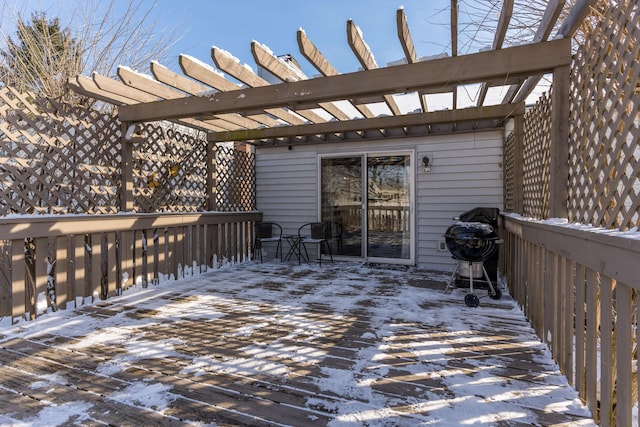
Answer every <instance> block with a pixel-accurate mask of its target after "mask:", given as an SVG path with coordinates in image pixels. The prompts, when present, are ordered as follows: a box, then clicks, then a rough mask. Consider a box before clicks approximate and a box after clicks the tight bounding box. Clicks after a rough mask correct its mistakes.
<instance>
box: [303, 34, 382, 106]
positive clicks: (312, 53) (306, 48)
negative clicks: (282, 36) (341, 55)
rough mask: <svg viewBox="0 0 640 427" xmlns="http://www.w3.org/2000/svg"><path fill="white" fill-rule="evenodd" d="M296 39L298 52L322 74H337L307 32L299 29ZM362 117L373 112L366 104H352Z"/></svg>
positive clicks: (326, 75)
mask: <svg viewBox="0 0 640 427" xmlns="http://www.w3.org/2000/svg"><path fill="white" fill-rule="evenodd" d="M297 39H298V48H299V49H300V53H301V54H302V56H304V57H305V58H307V60H308V61H309V62H310V63H311V65H313V66H314V67H315V68H316V69H317V70H318V71H319V72H320V73H321V74H322V75H323V76H325V77H328V76H336V75H338V74H339V73H338V71H337V70H336V69H335V68H334V67H333V65H331V63H330V62H329V60H328V59H327V58H325V56H324V55H323V54H322V52H320V50H318V48H317V47H316V46H315V45H314V44H313V42H312V41H311V40H310V39H309V37H307V34H306V33H305V32H304V30H302V29H299V30H298V33H297ZM352 105H353V106H354V107H355V108H356V109H357V110H358V111H359V112H360V114H362V115H363V116H364V117H373V116H374V114H373V113H372V112H371V110H370V109H369V107H367V105H366V104H352Z"/></svg>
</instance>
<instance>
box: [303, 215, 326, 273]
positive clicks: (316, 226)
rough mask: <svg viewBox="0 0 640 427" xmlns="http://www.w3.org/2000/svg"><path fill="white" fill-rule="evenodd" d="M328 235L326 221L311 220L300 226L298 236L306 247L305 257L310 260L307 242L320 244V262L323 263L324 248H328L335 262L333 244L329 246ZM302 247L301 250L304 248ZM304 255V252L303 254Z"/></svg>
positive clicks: (304, 247)
mask: <svg viewBox="0 0 640 427" xmlns="http://www.w3.org/2000/svg"><path fill="white" fill-rule="evenodd" d="M327 236H328V227H327V223H325V222H309V223H307V224H304V225H302V226H301V227H300V228H298V238H299V239H300V245H301V246H302V249H304V257H305V259H306V260H307V261H308V260H309V252H308V251H307V244H309V243H310V244H314V245H318V262H319V263H320V265H322V248H323V245H324V247H326V248H327V252H328V253H329V257H330V258H331V262H333V254H332V253H331V246H329V241H328V239H327ZM302 249H301V250H302ZM301 255H302V254H301ZM301 258H302V256H300V258H299V259H298V263H300V259H301Z"/></svg>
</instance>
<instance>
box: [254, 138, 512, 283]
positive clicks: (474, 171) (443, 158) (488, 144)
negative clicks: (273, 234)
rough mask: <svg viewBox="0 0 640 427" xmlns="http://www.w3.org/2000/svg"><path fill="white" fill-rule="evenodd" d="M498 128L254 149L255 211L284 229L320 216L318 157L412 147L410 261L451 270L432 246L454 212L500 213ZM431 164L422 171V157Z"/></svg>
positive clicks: (287, 230) (293, 228)
mask: <svg viewBox="0 0 640 427" xmlns="http://www.w3.org/2000/svg"><path fill="white" fill-rule="evenodd" d="M503 135H504V132H503V130H502V129H500V130H495V131H483V132H476V133H460V134H454V135H437V136H425V137H418V138H403V139H396V140H381V141H368V142H367V143H366V144H363V143H335V144H334V143H330V144H309V145H295V146H292V147H291V149H289V148H288V147H287V146H278V147H263V148H260V147H259V148H257V149H256V182H257V208H258V210H260V211H262V212H263V215H264V221H274V222H277V223H279V224H280V225H281V226H282V227H283V230H284V233H287V234H294V233H296V232H297V230H298V226H300V225H301V224H304V223H305V222H311V221H316V220H317V219H318V203H319V201H318V179H319V172H318V156H319V155H323V154H332V155H335V154H340V153H344V154H353V153H358V152H362V151H367V152H375V151H393V150H411V151H413V152H414V153H415V157H414V176H415V183H416V189H415V197H416V203H415V207H416V210H415V219H416V264H417V266H418V267H419V268H429V269H434V270H441V271H450V270H451V268H452V266H453V264H454V263H453V260H452V259H451V255H450V254H449V252H448V251H447V250H444V251H441V250H439V249H438V247H439V242H443V241H444V238H443V237H442V236H443V234H444V232H445V230H446V229H447V227H448V226H449V225H451V224H452V223H453V219H452V218H453V217H454V216H457V215H459V214H461V213H463V212H465V211H467V210H469V209H473V208H475V207H478V206H487V207H497V208H499V209H500V210H502V203H503V190H502V189H503V181H502V144H503ZM424 156H429V157H430V158H431V169H430V170H429V171H428V172H425V171H423V170H422V158H423V157H424Z"/></svg>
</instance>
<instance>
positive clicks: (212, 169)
mask: <svg viewBox="0 0 640 427" xmlns="http://www.w3.org/2000/svg"><path fill="white" fill-rule="evenodd" d="M217 155H218V146H217V145H216V143H215V142H213V141H207V210H209V211H215V210H218V205H217V203H216V193H217V188H218V170H217V169H216V163H217V162H216V157H217Z"/></svg>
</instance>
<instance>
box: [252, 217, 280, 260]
mask: <svg viewBox="0 0 640 427" xmlns="http://www.w3.org/2000/svg"><path fill="white" fill-rule="evenodd" d="M272 242H276V243H277V246H276V258H278V253H279V254H280V261H281V262H282V227H281V226H280V225H279V224H276V223H275V222H257V223H256V225H255V240H254V243H253V252H254V254H255V252H256V251H259V252H260V262H262V245H263V244H264V243H272Z"/></svg>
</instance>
